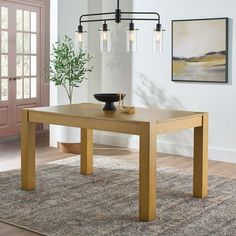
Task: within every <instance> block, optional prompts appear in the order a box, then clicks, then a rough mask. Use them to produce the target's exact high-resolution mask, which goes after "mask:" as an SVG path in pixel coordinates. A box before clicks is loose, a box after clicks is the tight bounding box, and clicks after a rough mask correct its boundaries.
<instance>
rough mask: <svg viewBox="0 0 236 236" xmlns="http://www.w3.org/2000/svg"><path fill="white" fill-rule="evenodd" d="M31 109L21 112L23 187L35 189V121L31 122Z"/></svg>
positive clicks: (24, 188)
mask: <svg viewBox="0 0 236 236" xmlns="http://www.w3.org/2000/svg"><path fill="white" fill-rule="evenodd" d="M28 116H29V111H27V110H22V112H21V188H22V189H23V190H33V189H35V123H32V122H29V117H28Z"/></svg>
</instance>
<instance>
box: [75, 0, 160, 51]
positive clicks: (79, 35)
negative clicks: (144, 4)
mask: <svg viewBox="0 0 236 236" xmlns="http://www.w3.org/2000/svg"><path fill="white" fill-rule="evenodd" d="M130 15H132V17H130ZM135 15H146V16H153V17H152V18H146V17H141V18H140V17H134V16H135ZM99 16H102V19H101V18H99ZM154 16H156V17H154ZM94 17H98V18H94ZM84 18H85V19H84ZM99 21H101V22H104V23H103V26H102V29H100V30H99V31H100V50H101V52H109V51H110V50H111V43H110V29H108V25H107V22H108V21H115V22H116V23H117V24H119V23H121V21H130V23H129V27H128V28H127V30H126V50H127V51H128V52H135V51H136V48H137V29H135V28H134V23H133V22H134V21H157V24H156V28H155V29H154V35H153V50H154V52H161V51H162V27H161V22H160V21H161V18H160V15H159V13H157V12H124V11H121V9H120V0H117V9H116V10H115V11H114V12H104V13H94V14H84V15H81V16H80V18H79V26H78V31H76V43H77V45H78V47H79V48H80V49H82V50H84V47H85V42H84V41H85V34H86V31H83V26H82V23H90V22H99Z"/></svg>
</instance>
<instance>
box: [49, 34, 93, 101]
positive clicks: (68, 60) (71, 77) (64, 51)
mask: <svg viewBox="0 0 236 236" xmlns="http://www.w3.org/2000/svg"><path fill="white" fill-rule="evenodd" d="M90 60H91V57H90V56H89V54H88V53H87V52H83V51H82V50H76V49H75V46H74V43H73V41H72V39H71V38H69V37H68V36H65V37H64V38H63V39H62V40H60V41H58V42H56V43H55V44H53V46H52V54H51V60H50V69H49V76H48V79H49V80H50V81H52V82H54V84H55V85H56V86H58V85H61V86H63V87H64V88H65V90H66V93H67V96H68V99H69V101H70V104H72V97H73V91H74V88H76V87H79V86H80V84H81V83H82V82H83V81H84V80H85V79H87V77H86V76H87V72H91V71H92V69H93V67H88V62H89V61H90Z"/></svg>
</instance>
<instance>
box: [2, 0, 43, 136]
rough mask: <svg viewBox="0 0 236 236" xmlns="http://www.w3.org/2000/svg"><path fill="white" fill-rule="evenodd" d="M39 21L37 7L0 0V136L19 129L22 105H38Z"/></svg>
mask: <svg viewBox="0 0 236 236" xmlns="http://www.w3.org/2000/svg"><path fill="white" fill-rule="evenodd" d="M19 2H20V1H19ZM40 22H41V21H40V7H36V6H30V5H28V4H27V5H25V4H24V1H22V4H20V3H13V2H11V1H5V0H4V1H3V0H0V137H3V136H9V135H15V134H17V133H18V132H19V128H20V114H21V109H22V108H28V107H34V106H39V105H40V84H41V82H40V74H39V73H40V61H41V59H40V56H41V55H40V50H39V49H40V48H41V45H40V43H41V42H40V39H41V32H42V31H41V30H40Z"/></svg>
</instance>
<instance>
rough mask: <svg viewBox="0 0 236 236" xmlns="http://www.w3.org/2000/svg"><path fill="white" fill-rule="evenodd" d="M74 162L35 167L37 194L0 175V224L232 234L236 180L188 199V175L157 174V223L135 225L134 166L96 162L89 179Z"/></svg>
mask: <svg viewBox="0 0 236 236" xmlns="http://www.w3.org/2000/svg"><path fill="white" fill-rule="evenodd" d="M78 159H79V158H78V157H73V158H69V159H66V160H62V161H56V162H52V163H50V164H47V165H44V166H41V167H39V168H38V171H37V173H38V176H37V180H38V181H37V190H36V191H32V192H25V191H21V190H20V189H19V185H20V182H19V171H10V172H5V173H1V174H0V219H2V220H3V221H5V222H9V223H11V224H14V225H18V226H21V227H24V228H27V229H30V230H34V231H37V232H40V233H42V234H45V235H63V236H65V235H69V236H70V235H79V236H80V235H81V236H82V235H86V236H90V235H125V236H126V235H135V236H136V235H145V236H146V235H171V236H172V235H181V236H182V235H187V236H190V235H191V236H194V235H197V236H199V235H201V236H202V235H214V236H215V235H227V236H228V235H232V236H235V235H236V180H232V179H228V178H221V177H212V176H211V177H210V178H209V197H208V198H207V199H204V200H199V199H195V198H193V197H192V195H191V194H192V175H191V172H186V171H177V170H173V169H168V168H164V169H158V175H157V176H158V202H157V207H158V210H157V213H158V218H157V219H156V220H155V221H153V222H150V223H145V222H139V221H138V218H137V212H138V171H137V170H138V166H137V164H136V163H135V162H131V161H124V160H118V159H117V158H109V157H98V156H96V157H95V163H94V165H95V173H94V175H93V176H83V175H80V174H79V161H78Z"/></svg>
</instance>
